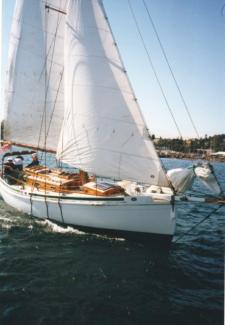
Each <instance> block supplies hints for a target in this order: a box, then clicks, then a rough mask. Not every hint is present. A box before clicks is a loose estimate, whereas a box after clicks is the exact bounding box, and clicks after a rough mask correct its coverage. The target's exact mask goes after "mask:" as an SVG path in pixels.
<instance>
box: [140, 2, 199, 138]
mask: <svg viewBox="0 0 225 325" xmlns="http://www.w3.org/2000/svg"><path fill="white" fill-rule="evenodd" d="M142 1H143V4H144V7H145V9H146V11H147V14H148V17H149V20H150V22H151V25H152V28H153V30H154V32H155V35H156V37H157V40H158V42H159V45H160V48H161V51H162V53H163V56H164V59H165V61H166V63H167V66H168V68H169V70H170V73H171V76H172V78H173V80H174V83H175V85H176V88H177V90H178V92H179V94H180V98H181V101H182V103H183V105H184V108H185V110H186V113H187V115H188V117H189V120H190V122H191V125H192V127H193V129H194V131H195V133H196V135H197V138H198V139H199V138H200V136H199V132H198V130H197V128H196V126H195V124H194V121H193V118H192V116H191V113H190V110H189V108H188V105H187V103H186V101H185V99H184V96H183V94H182V92H181V89H180V86H179V84H178V81H177V79H176V77H175V75H174V73H173V70H172V67H171V65H170V63H169V60H168V57H167V55H166V52H165V49H164V47H163V45H162V42H161V40H160V37H159V34H158V32H157V29H156V26H155V24H154V21H153V19H152V16H151V14H150V11H149V9H148V6H147V4H146V2H145V0H142Z"/></svg>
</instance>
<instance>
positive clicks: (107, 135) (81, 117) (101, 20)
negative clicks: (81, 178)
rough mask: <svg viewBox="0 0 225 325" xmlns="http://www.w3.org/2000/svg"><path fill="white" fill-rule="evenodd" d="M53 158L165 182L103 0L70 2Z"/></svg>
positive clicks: (114, 174) (94, 169) (104, 173)
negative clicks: (62, 109) (59, 119)
mask: <svg viewBox="0 0 225 325" xmlns="http://www.w3.org/2000/svg"><path fill="white" fill-rule="evenodd" d="M67 13H68V14H67V16H66V26H65V53H64V54H65V64H64V68H65V79H64V82H65V116H64V122H63V127H62V131H61V136H60V141H59V145H58V151H57V157H58V158H59V159H60V160H62V161H64V162H66V163H69V164H70V165H72V166H76V167H79V168H81V169H84V170H86V171H89V172H93V173H94V174H96V175H101V176H107V177H112V178H114V179H129V180H135V181H140V182H144V183H148V184H158V185H163V186H167V185H168V183H167V179H166V176H165V174H164V171H163V169H162V166H161V163H160V160H159V158H158V156H157V153H156V151H155V149H154V146H153V144H152V141H151V138H150V136H149V132H148V129H147V127H146V124H145V122H144V119H143V116H142V114H141V111H140V109H139V106H138V104H137V101H136V99H135V95H134V93H133V91H132V88H131V85H130V83H129V81H128V77H127V74H126V71H125V68H124V66H123V63H122V62H121V59H120V55H119V53H118V49H117V46H116V43H115V41H114V39H113V36H112V33H111V30H110V26H109V24H108V20H107V17H106V15H105V12H104V9H103V6H102V2H101V1H99V0H82V1H81V0H71V1H70V3H69V7H68V9H67Z"/></svg>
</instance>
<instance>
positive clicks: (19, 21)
mask: <svg viewBox="0 0 225 325" xmlns="http://www.w3.org/2000/svg"><path fill="white" fill-rule="evenodd" d="M66 3H67V1H66V0H49V1H48V6H47V5H46V2H45V1H41V0H17V1H16V6H15V10H14V15H13V24H12V29H11V35H10V48H9V67H8V75H7V82H6V90H5V105H4V106H5V112H4V139H5V140H11V141H13V142H16V143H19V144H24V145H30V146H34V147H39V148H43V149H47V150H56V148H57V142H58V137H59V132H60V128H61V124H62V120H63V114H64V94H63V89H64V87H63V70H64V63H63V61H64V60H63V49H64V45H63V44H64V26H65V17H64V15H63V14H62V13H60V12H58V11H56V10H51V9H49V7H51V6H54V8H58V9H61V10H63V9H65V7H66Z"/></svg>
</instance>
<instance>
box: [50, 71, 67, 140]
mask: <svg viewBox="0 0 225 325" xmlns="http://www.w3.org/2000/svg"><path fill="white" fill-rule="evenodd" d="M63 73H64V68H63V69H62V72H61V74H60V75H61V76H60V80H59V85H58V88H57V91H56V96H55V100H54V105H53V110H52V114H51V117H50V121H49V125H48V130H47V133H46V138H47V137H48V134H49V131H50V126H51V123H52V120H53V115H54V111H55V107H56V101H57V98H58V94H59V89H60V86H61V82H62V78H63Z"/></svg>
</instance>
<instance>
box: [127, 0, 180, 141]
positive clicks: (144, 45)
mask: <svg viewBox="0 0 225 325" xmlns="http://www.w3.org/2000/svg"><path fill="white" fill-rule="evenodd" d="M128 5H129V7H130V11H131V14H132V17H133V19H134V22H135V25H136V28H137V31H138V34H139V36H140V38H141V41H142V45H143V47H144V49H145V52H146V54H147V58H148V61H149V63H150V66H151V68H152V71H153V73H154V76H155V78H156V81H157V83H158V86H159V88H160V90H161V93H162V96H163V98H164V100H165V103H166V106H167V108H168V110H169V112H170V115H171V117H172V119H173V122H174V124H175V126H176V129H177V131H178V133H179V135H180V137H181V138H183V137H182V134H181V131H180V128H179V126H178V124H177V121H176V119H175V116H174V114H173V111H172V109H171V107H170V105H169V102H168V100H167V98H166V94H165V92H164V90H163V88H162V85H161V82H160V80H159V77H158V75H157V72H156V69H155V67H154V65H153V62H152V59H151V56H150V53H149V50H148V49H147V46H146V44H145V41H144V38H143V36H142V33H141V30H140V27H139V25H138V22H137V19H136V16H135V14H134V10H133V8H132V5H131V2H130V0H128Z"/></svg>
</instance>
